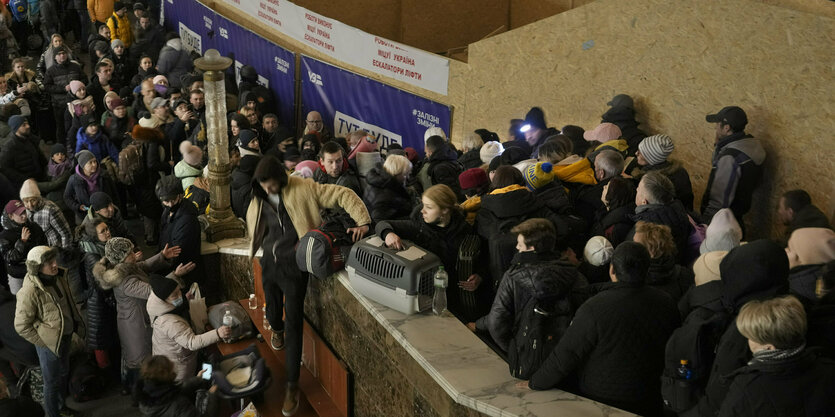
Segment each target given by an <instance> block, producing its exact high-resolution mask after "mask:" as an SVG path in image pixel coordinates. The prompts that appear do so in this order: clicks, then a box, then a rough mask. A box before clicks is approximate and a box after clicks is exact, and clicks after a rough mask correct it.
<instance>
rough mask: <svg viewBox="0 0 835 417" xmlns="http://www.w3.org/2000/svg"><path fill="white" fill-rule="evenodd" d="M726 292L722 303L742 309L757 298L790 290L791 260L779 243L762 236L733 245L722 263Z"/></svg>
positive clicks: (726, 306) (728, 306) (723, 283)
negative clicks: (737, 245) (743, 243)
mask: <svg viewBox="0 0 835 417" xmlns="http://www.w3.org/2000/svg"><path fill="white" fill-rule="evenodd" d="M719 272H720V275H721V276H722V285H723V287H724V290H725V291H724V294H722V304H723V305H724V306H725V308H726V309H728V310H730V311H739V309H740V308H741V307H742V305H743V304H745V303H746V302H748V301H750V300H754V299H764V298H770V297H773V296H775V295H779V294H785V293H786V292H787V291H788V284H789V281H788V277H789V259H788V257H787V256H786V252H785V250H783V248H781V247H780V245H778V244H777V243H775V242H773V241H770V240H767V239H760V240H756V241H753V242H749V243H748V244H746V245H742V246H739V247H737V248H734V249H733V250H731V251H730V252H728V254H727V255H725V258H724V259H722V262H721V263H720V264H719Z"/></svg>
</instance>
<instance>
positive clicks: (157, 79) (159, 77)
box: [153, 74, 168, 85]
mask: <svg viewBox="0 0 835 417" xmlns="http://www.w3.org/2000/svg"><path fill="white" fill-rule="evenodd" d="M163 81H165V84H166V85H167V84H168V78H166V76H164V75H162V74H160V75H157V76H156V77H154V79H153V82H154V85H156V84H159V83H161V82H163Z"/></svg>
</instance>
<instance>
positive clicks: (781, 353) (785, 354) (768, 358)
mask: <svg viewBox="0 0 835 417" xmlns="http://www.w3.org/2000/svg"><path fill="white" fill-rule="evenodd" d="M805 348H806V343H803V344H802V345H800V346H798V347H796V348H792V349H774V350H761V351H759V352H754V357H753V358H752V359H751V361H750V362H748V365H754V364H757V363H761V364H771V363H776V362H781V361H784V360H786V359H789V358H792V357H795V356H797V355H798V354H799V353H800V352H802V351H803V349H805Z"/></svg>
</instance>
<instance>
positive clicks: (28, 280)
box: [14, 268, 85, 355]
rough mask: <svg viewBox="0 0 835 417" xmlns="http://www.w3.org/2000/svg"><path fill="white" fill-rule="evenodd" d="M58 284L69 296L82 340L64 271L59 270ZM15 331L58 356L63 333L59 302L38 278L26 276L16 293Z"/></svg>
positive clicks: (77, 312)
mask: <svg viewBox="0 0 835 417" xmlns="http://www.w3.org/2000/svg"><path fill="white" fill-rule="evenodd" d="M56 279H57V283H58V285H59V286H60V288H61V291H62V292H63V293H64V294H67V296H69V297H70V298H69V300H68V301H69V302H68V304H69V305H70V308H71V309H72V312H71V314H72V317H73V320H75V321H76V323H78V332H77V333H78V335H79V336H80V337H81V338H82V339H83V338H84V336H85V328H84V320H83V319H82V316H81V311H80V310H79V309H78V305H77V304H76V303H75V299H74V298H73V296H72V292H71V291H70V287H69V285H68V284H67V270H66V269H63V268H61V270H60V272H59V273H58V277H57V278H56ZM14 327H15V330H16V331H17V333H18V334H20V336H22V337H23V338H24V339H26V340H28V341H29V342H30V343H32V344H33V345H35V346H41V347H44V346H45V347H47V348H49V350H51V351H52V353H54V354H56V355H57V354H58V352H59V348H60V347H61V335H62V334H63V333H64V315H63V314H62V312H61V309H60V307H59V305H58V301H57V300H55V298H54V297H53V296H52V295H51V294H50V293H49V292H48V291H47V290H46V288H44V285H43V283H42V282H41V280H40V278H38V276H37V275H32V274H29V273H27V274H26V277H25V278H24V280H23V287H22V288H21V289H20V291H19V292H18V293H17V307H16V308H15V318H14Z"/></svg>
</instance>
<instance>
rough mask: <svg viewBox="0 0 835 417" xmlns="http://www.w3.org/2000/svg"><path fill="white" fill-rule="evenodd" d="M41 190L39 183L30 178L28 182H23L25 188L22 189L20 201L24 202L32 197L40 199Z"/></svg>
mask: <svg viewBox="0 0 835 417" xmlns="http://www.w3.org/2000/svg"><path fill="white" fill-rule="evenodd" d="M40 196H41V190H39V189H38V182H37V181H35V179H34V178H29V179H28V180H26V181H24V182H23V186H22V187H20V199H21V200H23V199H25V198H30V197H40Z"/></svg>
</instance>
